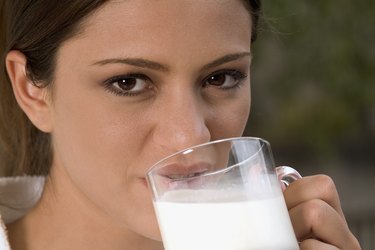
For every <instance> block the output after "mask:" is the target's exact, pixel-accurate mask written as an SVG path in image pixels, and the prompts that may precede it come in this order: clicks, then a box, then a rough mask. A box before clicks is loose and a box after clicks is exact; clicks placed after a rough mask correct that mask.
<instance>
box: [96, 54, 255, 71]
mask: <svg viewBox="0 0 375 250" xmlns="http://www.w3.org/2000/svg"><path fill="white" fill-rule="evenodd" d="M243 57H251V53H250V52H242V53H233V54H228V55H225V56H223V57H220V58H218V59H216V60H214V61H212V62H210V63H208V64H206V65H204V66H203V70H208V69H211V68H215V67H217V66H220V65H222V64H225V63H228V62H232V61H236V60H239V59H241V58H243ZM108 64H128V65H132V66H136V67H140V68H147V69H152V70H157V71H164V72H167V71H169V70H170V67H169V66H168V65H165V64H161V63H158V62H154V61H150V60H147V59H143V58H109V59H104V60H100V61H97V62H94V63H93V64H91V65H92V66H94V65H98V66H104V65H108Z"/></svg>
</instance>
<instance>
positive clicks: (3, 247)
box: [0, 176, 45, 250]
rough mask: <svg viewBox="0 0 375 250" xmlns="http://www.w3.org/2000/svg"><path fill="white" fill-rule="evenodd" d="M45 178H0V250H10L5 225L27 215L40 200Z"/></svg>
mask: <svg viewBox="0 0 375 250" xmlns="http://www.w3.org/2000/svg"><path fill="white" fill-rule="evenodd" d="M44 180H45V177H43V176H17V177H0V250H8V249H10V247H9V243H8V240H7V231H6V227H5V225H6V224H8V223H11V222H13V221H15V220H17V219H19V218H21V217H22V216H23V215H25V214H26V213H27V212H28V211H29V210H30V209H31V208H32V207H33V206H34V205H35V204H36V203H37V202H38V200H39V199H40V196H41V194H42V192H43V188H44Z"/></svg>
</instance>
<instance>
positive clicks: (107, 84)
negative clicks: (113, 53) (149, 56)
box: [103, 70, 247, 96]
mask: <svg viewBox="0 0 375 250" xmlns="http://www.w3.org/2000/svg"><path fill="white" fill-rule="evenodd" d="M223 75H224V76H229V77H232V78H233V80H234V81H235V84H234V85H233V86H230V87H222V86H215V85H211V84H207V81H209V80H210V79H212V78H213V77H217V76H223ZM246 77H247V74H244V73H242V72H241V71H239V70H219V71H216V72H213V73H212V74H210V75H209V76H208V77H206V78H204V79H203V81H202V86H203V87H204V88H207V87H216V88H218V89H221V90H223V91H230V90H231V89H234V88H239V87H241V85H242V83H243V80H244V79H245V78H246ZM125 79H127V80H130V79H135V80H139V79H140V80H143V81H145V82H147V84H148V85H149V86H147V87H146V88H147V89H151V88H152V86H150V85H151V84H152V81H151V79H150V78H149V77H148V76H146V75H144V74H142V73H130V74H125V75H118V76H114V77H111V78H109V79H107V80H105V81H104V82H103V84H104V88H105V89H106V90H107V91H108V92H110V93H113V94H115V95H117V96H137V95H140V94H142V92H143V91H139V92H135V93H132V92H131V90H130V91H126V90H120V89H119V88H118V87H115V86H114V84H116V83H117V84H118V83H119V82H120V81H123V80H125Z"/></svg>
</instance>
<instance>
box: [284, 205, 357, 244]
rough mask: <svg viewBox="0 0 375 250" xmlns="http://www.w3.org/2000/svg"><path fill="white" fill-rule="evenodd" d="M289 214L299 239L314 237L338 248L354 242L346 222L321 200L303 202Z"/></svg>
mask: <svg viewBox="0 0 375 250" xmlns="http://www.w3.org/2000/svg"><path fill="white" fill-rule="evenodd" d="M289 215H290V219H291V221H292V224H293V228H294V231H295V233H296V236H297V239H298V240H299V241H303V240H306V239H308V238H315V239H318V240H320V241H322V242H325V243H327V244H331V245H334V246H336V247H338V248H340V249H344V247H345V246H348V245H353V244H354V239H353V238H354V236H353V235H352V234H351V232H350V230H349V228H348V226H347V224H346V222H345V221H344V220H343V219H342V217H341V216H340V215H339V214H338V213H337V212H336V210H335V209H333V208H332V207H331V206H330V205H329V204H327V203H326V202H324V201H322V200H319V199H314V200H310V201H307V202H304V203H302V204H300V205H298V206H296V207H294V208H292V209H291V210H290V211H289Z"/></svg>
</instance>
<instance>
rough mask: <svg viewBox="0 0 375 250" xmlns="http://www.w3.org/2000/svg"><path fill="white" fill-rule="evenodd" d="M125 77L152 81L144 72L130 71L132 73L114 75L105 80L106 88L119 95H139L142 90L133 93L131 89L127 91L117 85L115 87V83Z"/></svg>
mask: <svg viewBox="0 0 375 250" xmlns="http://www.w3.org/2000/svg"><path fill="white" fill-rule="evenodd" d="M124 79H136V80H137V79H141V80H143V81H146V82H151V80H150V78H148V77H147V76H146V75H144V74H142V73H130V74H125V75H118V76H114V77H111V78H109V79H107V80H105V81H104V88H105V89H106V90H107V91H108V92H110V93H113V94H115V95H117V96H137V95H139V94H141V91H140V92H138V93H131V91H125V90H120V89H118V88H116V87H114V86H113V85H114V84H115V83H118V82H120V81H122V80H124Z"/></svg>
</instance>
